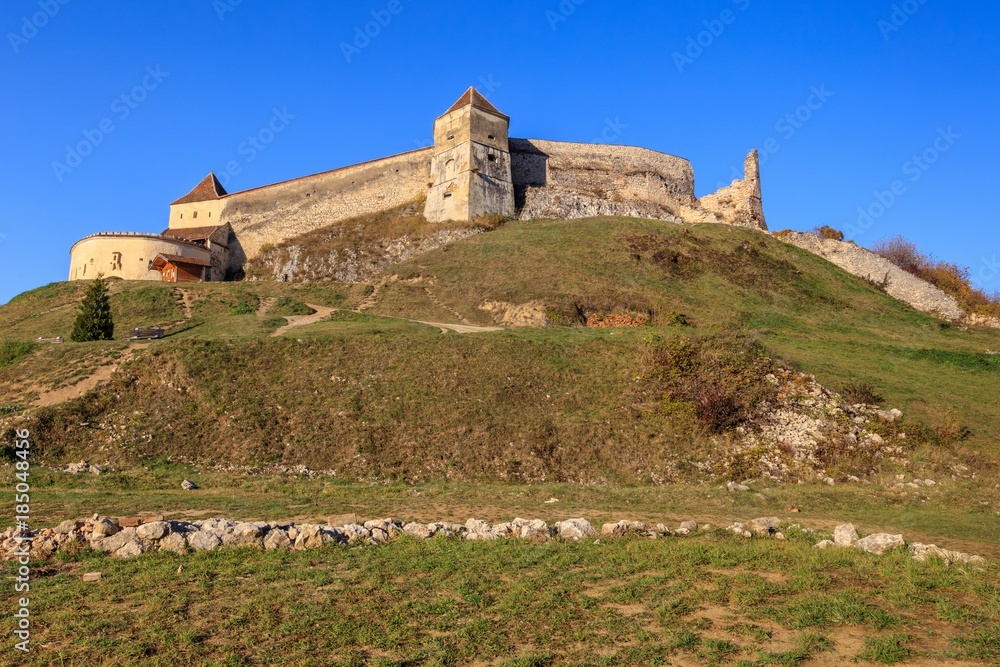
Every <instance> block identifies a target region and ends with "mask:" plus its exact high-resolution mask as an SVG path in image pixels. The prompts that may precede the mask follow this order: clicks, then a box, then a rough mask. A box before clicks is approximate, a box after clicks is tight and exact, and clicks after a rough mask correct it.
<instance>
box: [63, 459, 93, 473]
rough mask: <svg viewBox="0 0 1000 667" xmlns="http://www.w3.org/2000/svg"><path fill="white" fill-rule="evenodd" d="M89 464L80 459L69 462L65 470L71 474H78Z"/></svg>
mask: <svg viewBox="0 0 1000 667" xmlns="http://www.w3.org/2000/svg"><path fill="white" fill-rule="evenodd" d="M89 467H90V466H88V465H87V462H86V461H80V462H79V463H70V464H69V465H68V466H66V472H68V473H69V474H71V475H79V474H80V473H81V472H85V471H86V470H87V469H88V468H89Z"/></svg>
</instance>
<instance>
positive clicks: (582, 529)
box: [555, 518, 597, 541]
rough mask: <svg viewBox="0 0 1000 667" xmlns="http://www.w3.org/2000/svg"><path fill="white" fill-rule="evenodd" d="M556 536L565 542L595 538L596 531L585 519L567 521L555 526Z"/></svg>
mask: <svg viewBox="0 0 1000 667" xmlns="http://www.w3.org/2000/svg"><path fill="white" fill-rule="evenodd" d="M555 528H556V534H557V535H559V537H561V538H563V539H565V540H573V541H577V540H582V539H584V538H588V537H597V531H596V530H594V527H593V526H592V525H590V522H589V521H587V520H586V519H582V518H581V519H567V520H566V521H560V522H558V523H557V524H556V526H555Z"/></svg>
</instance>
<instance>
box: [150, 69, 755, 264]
mask: <svg viewBox="0 0 1000 667" xmlns="http://www.w3.org/2000/svg"><path fill="white" fill-rule="evenodd" d="M509 125H510V119H509V118H508V117H507V116H506V115H504V114H503V113H501V112H500V111H498V110H497V109H496V107H494V106H493V105H492V104H490V102H489V101H488V100H486V98H485V97H483V96H482V95H481V94H480V93H479V92H478V91H476V90H475V89H473V88H470V89H469V90H468V91H467V92H466V93H465V94H464V95H463V96H462V97H461V98H459V100H458V101H457V102H456V103H455V104H454V105H452V107H451V108H450V109H449V110H448V111H447V112H445V114H444V115H442V116H441V117H440V118H438V119H437V120H436V121H435V124H434V146H432V147H430V148H425V149H420V150H417V151H412V152H409V153H402V154H400V155H395V156H392V157H388V158H383V159H380V160H373V161H371V162H365V163H362V164H358V165H354V166H350V167H344V168H341V169H335V170H333V171H327V172H323V173H320V174H315V175H312V176H305V177H303V178H296V179H293V180H289V181H284V182H281V183H275V184H273V185H265V186H262V187H258V188H253V189H251V190H246V191H243V192H236V193H232V194H230V193H227V192H226V191H225V190H224V189H223V187H222V185H221V184H220V183H219V182H218V180H217V179H216V178H215V176H214V175H212V174H210V175H209V176H208V177H207V178H205V179H204V180H202V181H201V182H200V183H199V184H198V185H197V186H195V188H194V189H193V190H191V192H189V193H188V194H187V195H185V196H184V197H181V198H180V199H178V200H176V201H175V202H173V203H172V204H171V206H170V217H169V223H168V224H169V227H168V230H167V232H165V234H166V235H174V234H175V233H176V235H179V236H183V233H182V232H183V230H201V229H206V228H218V229H221V228H225V230H226V231H225V238H222V236H220V235H216V234H215V232H212V234H211V238H208V237H207V236H206V238H203V239H200V240H199V242H200V243H202V244H203V245H205V246H206V247H207V248H209V250H210V252H211V257H212V279H213V280H219V279H231V278H239V277H241V276H242V272H243V266H244V264H245V263H246V261H247V260H248V259H249V258H253V257H255V256H256V255H258V254H259V253H260V252H261V250H262V249H267V248H268V247H269V246H273V245H276V244H278V243H281V242H283V241H286V240H288V239H291V238H294V237H297V236H299V235H302V234H305V233H308V232H311V231H315V230H318V229H322V228H324V227H326V226H329V225H331V224H334V223H337V222H342V221H344V220H349V219H351V218H355V217H358V216H362V215H367V214H371V213H379V212H383V211H388V210H390V209H394V208H397V207H399V206H402V205H404V204H407V203H411V202H415V201H420V200H425V205H424V216H425V218H426V219H427V220H428V221H431V222H442V221H446V220H454V221H470V220H476V219H479V218H482V217H486V216H498V217H502V218H520V219H533V218H558V219H571V218H583V217H589V216H598V215H606V216H625V217H639V218H650V219H656V220H669V221H673V222H687V223H697V222H715V223H727V224H736V225H745V226H750V227H754V228H757V229H761V230H766V229H767V225H766V223H765V221H764V214H763V208H762V206H761V191H760V172H759V168H758V167H757V161H756V153H752V154H751V155H750V157H748V159H747V175H746V178H745V179H744V180H738V181H735V182H734V183H733V185H731V186H730V187H728V188H724V189H723V190H721V191H719V192H718V193H716V194H715V195H709V196H708V197H704V198H702V199H701V200H699V199H697V198H696V196H695V189H694V171H693V169H692V167H691V163H690V162H689V161H688V160H685V159H683V158H679V157H675V156H672V155H666V154H664V153H658V152H656V151H653V150H648V149H645V148H636V147H631V146H610V145H604V144H580V143H568V142H557V141H545V140H540V139H531V140H528V139H510V138H509V137H508V129H509ZM164 238H166V236H165V237H164ZM147 279H148V278H147Z"/></svg>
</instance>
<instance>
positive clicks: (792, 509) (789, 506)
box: [785, 505, 801, 514]
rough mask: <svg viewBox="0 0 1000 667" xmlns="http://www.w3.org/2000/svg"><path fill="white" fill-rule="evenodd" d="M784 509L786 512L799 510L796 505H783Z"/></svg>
mask: <svg viewBox="0 0 1000 667" xmlns="http://www.w3.org/2000/svg"><path fill="white" fill-rule="evenodd" d="M785 511H786V512H794V513H796V514H797V513H798V512H800V511H801V510H799V507H798V505H785Z"/></svg>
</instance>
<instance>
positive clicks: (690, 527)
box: [677, 521, 698, 535]
mask: <svg viewBox="0 0 1000 667" xmlns="http://www.w3.org/2000/svg"><path fill="white" fill-rule="evenodd" d="M697 531H698V522H697V521H685V522H683V523H681V525H680V527H679V528H678V529H677V534H678V535H690V534H691V533H695V532H697Z"/></svg>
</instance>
